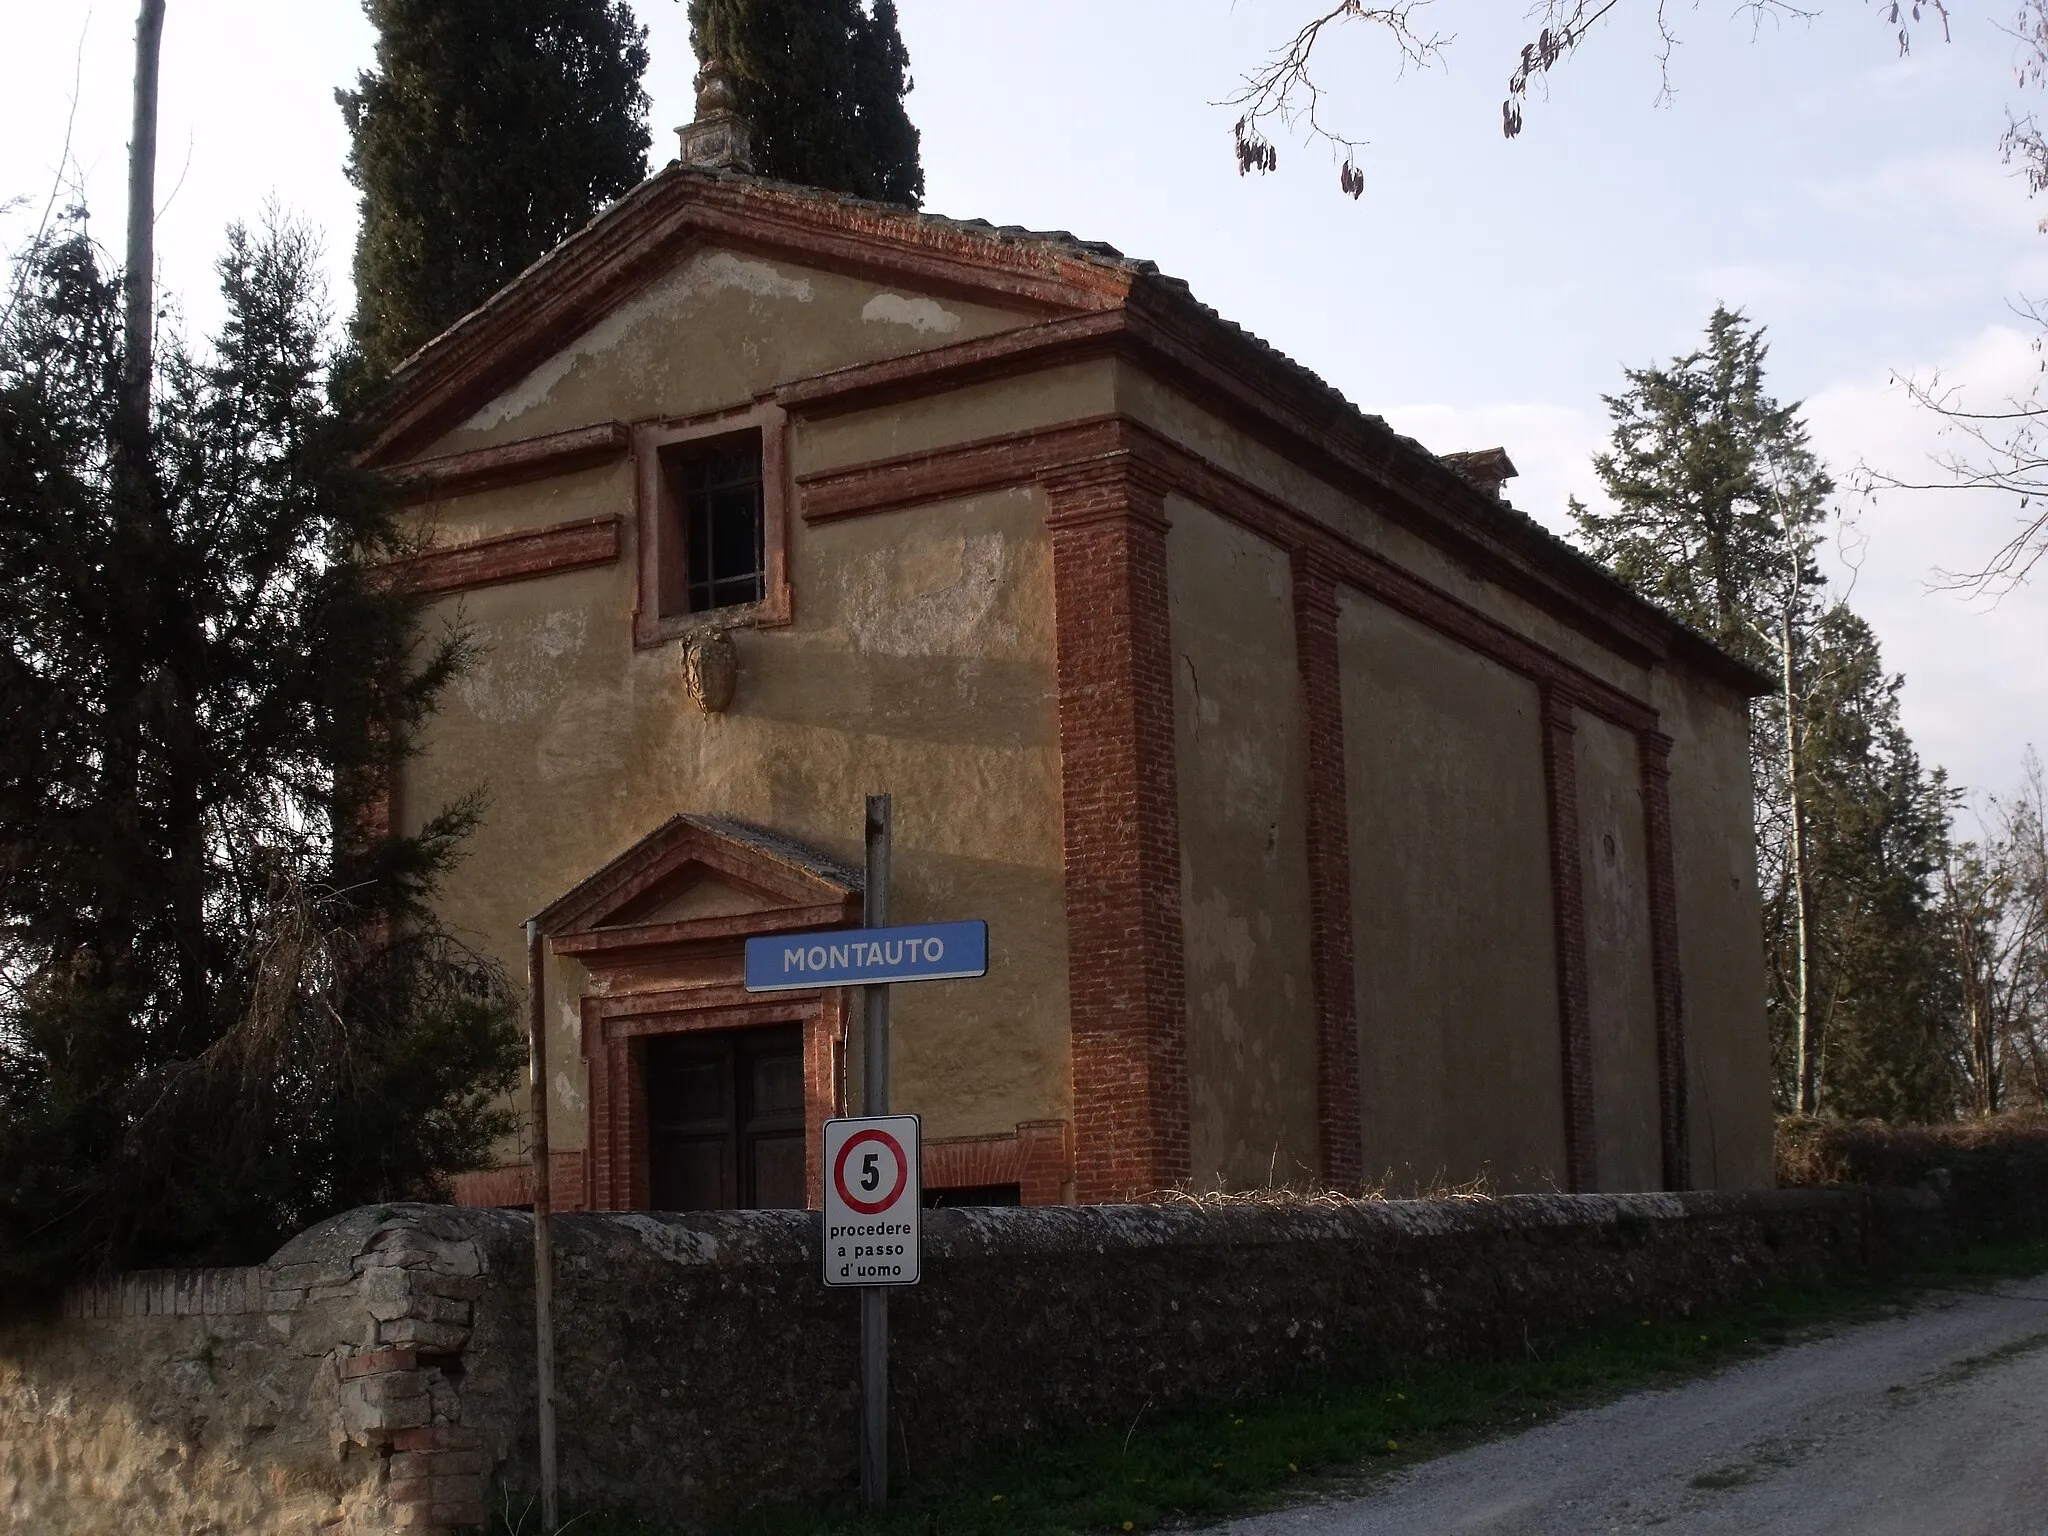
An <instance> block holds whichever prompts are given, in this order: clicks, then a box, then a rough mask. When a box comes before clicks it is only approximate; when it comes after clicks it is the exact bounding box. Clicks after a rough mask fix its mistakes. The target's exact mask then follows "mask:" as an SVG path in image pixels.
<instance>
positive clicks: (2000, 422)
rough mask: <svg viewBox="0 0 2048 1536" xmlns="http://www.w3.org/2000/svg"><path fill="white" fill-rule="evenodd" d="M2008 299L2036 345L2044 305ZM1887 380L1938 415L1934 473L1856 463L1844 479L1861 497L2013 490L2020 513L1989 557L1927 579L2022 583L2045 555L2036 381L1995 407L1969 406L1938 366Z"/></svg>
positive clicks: (2047, 523)
mask: <svg viewBox="0 0 2048 1536" xmlns="http://www.w3.org/2000/svg"><path fill="white" fill-rule="evenodd" d="M2015 307H2016V309H2017V310H2018V312H2019V313H2020V314H2021V315H2022V316H2024V317H2025V318H2026V319H2027V320H2029V321H2030V322H2032V324H2033V325H2034V327H2035V330H2036V335H2035V340H2034V350H2035V351H2036V352H2042V351H2043V344H2044V341H2048V312H2044V311H2043V309H2042V307H2041V305H2040V304H2038V303H2033V302H2028V303H2025V304H2022V305H2018V306H2015ZM2044 367H2048V363H2044ZM1892 383H1893V385H1894V387H1896V388H1898V389H1901V390H1903V391H1904V392H1905V395H1906V398H1907V399H1908V400H1910V401H1912V402H1913V404H1914V405H1916V406H1918V407H1919V408H1920V409H1922V410H1924V411H1929V412H1932V413H1933V414H1934V415H1935V416H1936V417H1938V418H1940V421H1941V428H1940V431H1941V434H1942V436H1943V437H1944V438H1946V439H1947V446H1945V447H1944V448H1943V449H1942V450H1941V451H1940V452H1938V453H1934V454H1931V455H1929V462H1930V463H1931V464H1932V465H1933V467H1934V469H1935V470H1936V474H1935V475H1933V476H1931V477H1928V478H1923V479H1915V478H1911V477H1908V476H1905V475H1901V474H1898V473H1896V472H1894V471H1891V470H1886V469H1879V468H1876V467H1874V466H1872V465H1871V464H1869V463H1860V464H1858V465H1857V466H1856V470H1855V473H1854V474H1853V475H1852V476H1851V478H1850V483H1851V485H1852V486H1853V487H1854V488H1855V489H1856V490H1858V491H1860V492H1861V493H1862V494H1863V495H1864V496H1866V497H1875V496H1876V495H1878V494H1879V493H1880V492H1884V491H1990V492H1993V493H1999V494H2004V495H2007V496H2017V497H2018V498H2019V511H2020V516H2019V518H2018V519H2017V520H2016V523H2015V525H2014V528H2013V531H2012V533H2011V535H2010V536H2009V537H2008V538H2007V539H2006V540H2005V542H2004V543H2003V544H2001V545H2000V546H1999V547H1998V548H1997V549H1996V550H1995V551H1993V552H1992V554H1991V556H1990V558H1988V559H1987V560H1985V561H1984V562H1983V563H1982V564H1981V565H1979V566H1977V567H1975V568H1974V569H1964V570H1948V569H1941V570H1938V571H1937V572H1936V573H1935V583H1934V584H1935V586H1936V587H1937V588H1938V589H1940V590H1945V591H1960V592H1967V593H1970V594H1971V595H1973V596H1989V597H1992V598H1994V599H1996V598H1999V597H2003V596H2004V595H2005V594H2006V593H2008V592H2010V591H2011V590H2012V589H2013V588H2015V587H2018V586H2021V585H2024V584H2025V582H2026V581H2027V578H2028V577H2029V576H2030V575H2031V574H2032V572H2033V570H2034V567H2035V566H2036V565H2037V564H2038V563H2039V562H2040V561H2041V559H2042V557H2043V556H2044V555H2048V400H2043V398H2042V395H2041V385H2040V384H2039V383H2037V384H2036V385H2035V387H2034V388H2033V389H2032V390H2030V391H2028V392H2027V393H2026V394H2024V395H2012V396H2008V397H2007V398H2006V399H2005V401H2004V402H2003V403H2002V404H2001V405H1999V406H1997V407H1996V408H1994V409H1991V410H1971V409H1968V408H1967V407H1965V405H1964V404H1963V398H1962V386H1961V385H1959V384H1955V383H1953V382H1950V381H1949V380H1947V379H1944V378H1943V376H1942V374H1941V372H1940V370H1938V369H1937V370H1936V371H1935V372H1933V373H1931V374H1929V375H1928V376H1927V377H1926V378H1924V379H1923V378H1919V377H1917V376H1915V375H1911V374H1897V373H1895V374H1893V375H1892Z"/></svg>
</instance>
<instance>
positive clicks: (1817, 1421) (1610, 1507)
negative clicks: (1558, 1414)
mask: <svg viewBox="0 0 2048 1536" xmlns="http://www.w3.org/2000/svg"><path fill="white" fill-rule="evenodd" d="M1650 1526H1655V1527H1657V1528H1658V1529H1659V1530H1660V1531H1661V1532H1665V1533H1673V1536H1677V1533H1683V1536H1709V1533H1712V1536H1719V1533H1723V1532H1726V1533H1741V1536H1762V1533H1771V1536H1799V1533H1819V1532H1843V1533H1848V1532H1854V1533H1856V1536H2021V1533H2024V1536H2048V1275H2043V1276H2038V1277H2036V1278H2035V1279H2033V1280H2028V1281H2021V1282H2016V1283H2013V1284H2009V1285H2005V1286H2002V1287H1999V1288H1997V1289H1996V1290H1992V1291H1988V1292H1975V1293H1972V1292H1953V1291H1950V1292H1941V1293H1937V1294H1936V1295H1934V1296H1932V1297H1930V1298H1928V1299H1927V1300H1926V1301H1924V1302H1922V1303H1921V1304H1920V1305H1919V1306H1918V1307H1917V1308H1916V1309H1915V1310H1914V1311H1913V1312H1911V1313H1910V1314H1909V1315H1907V1316H1905V1317H1902V1318H1897V1319H1890V1320H1887V1321H1884V1322H1877V1323H1867V1324H1862V1325H1859V1326H1856V1327H1854V1328H1850V1329H1846V1330H1844V1331H1843V1332H1841V1333H1838V1334H1835V1335H1833V1336H1832V1337H1829V1338H1825V1339H1820V1340H1816V1341H1814V1342H1811V1343H1807V1344H1801V1345H1798V1346H1795V1347H1793V1348H1789V1349H1786V1350H1783V1351H1780V1352H1778V1353H1775V1354H1772V1355H1770V1356H1767V1357H1765V1358H1763V1359H1760V1360H1756V1361H1752V1362H1750V1363H1749V1364H1746V1365H1742V1366H1738V1367H1736V1368H1734V1369H1732V1370H1728V1371H1724V1372H1722V1373H1721V1374H1719V1375H1716V1376H1713V1377H1710V1378H1708V1379H1706V1380H1703V1381H1699V1382H1695V1383H1692V1384H1691V1385H1688V1386H1683V1387H1678V1388H1674V1389H1672V1390H1669V1391H1663V1392H1645V1393H1641V1394H1639V1395H1637V1396H1634V1397H1630V1398H1625V1399H1623V1400H1622V1401H1620V1402H1617V1403H1611V1404H1609V1405H1608V1406H1606V1407H1604V1408H1595V1409H1589V1410H1587V1411H1585V1412H1582V1413H1574V1414H1571V1415H1569V1416H1567V1417H1565V1418H1562V1419H1559V1420H1556V1421H1555V1422H1554V1423H1551V1424H1548V1425H1545V1426H1543V1427H1541V1428H1539V1429H1533V1430H1530V1431H1528V1432H1527V1433H1525V1434H1520V1435H1515V1436H1513V1437H1511V1438H1509V1439H1505V1440H1497V1441H1493V1442H1491V1443H1489V1444H1486V1445H1482V1446H1478V1447H1475V1448H1474V1449H1472V1450H1469V1451H1461V1452H1459V1453H1458V1454H1456V1455H1453V1456H1446V1457H1443V1458H1441V1459H1439V1460H1437V1461H1432V1462H1426V1463H1424V1464H1422V1465H1421V1466H1418V1467H1417V1468H1416V1469H1415V1470H1414V1471H1412V1472H1408V1473H1404V1474H1401V1475H1399V1476H1398V1477H1397V1478H1396V1479H1395V1480H1393V1481H1391V1482H1389V1483H1387V1484H1384V1485H1382V1487H1381V1488H1380V1489H1379V1490H1378V1491H1377V1492H1374V1493H1372V1494H1368V1495H1366V1496H1364V1497H1362V1498H1354V1499H1346V1500H1343V1501H1341V1502H1328V1503H1323V1504H1318V1505H1310V1506H1306V1507H1303V1508H1298V1509H1291V1510H1286V1511H1283V1512H1281V1513H1278V1514H1271V1515H1262V1516H1259V1517H1257V1518H1255V1519H1251V1520H1243V1521H1239V1522H1237V1523H1235V1524H1233V1525H1229V1526H1225V1527H1224V1528H1223V1529H1224V1531H1226V1532H1228V1533H1229V1536H1369V1533H1378V1532H1388V1533H1396V1532H1398V1533H1400V1536H1424V1533H1428V1536H1434V1533H1437V1532H1485V1533H1488V1536H1509V1533H1513V1536H1537V1533H1543V1536H1549V1533H1553V1532H1554V1533H1559V1536H1564V1533H1571V1536H1578V1533H1581V1532H1600V1531H1634V1530H1639V1529H1643V1528H1647V1527H1650Z"/></svg>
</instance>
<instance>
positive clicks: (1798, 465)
mask: <svg viewBox="0 0 2048 1536" xmlns="http://www.w3.org/2000/svg"><path fill="white" fill-rule="evenodd" d="M1769 355H1770V348H1769V347H1768V346H1767V345H1766V344H1765V341H1764V333H1763V330H1762V328H1761V327H1758V326H1754V325H1752V324H1751V323H1750V322H1749V321H1748V319H1747V318H1746V317H1744V316H1743V314H1742V313H1741V312H1740V311H1739V310H1730V309H1728V308H1727V307H1726V306H1724V305H1716V306H1715V308H1714V313H1713V315H1712V316H1711V317H1710V318H1709V319H1708V321H1707V337H1706V345H1705V346H1703V347H1701V348H1699V349H1698V350H1696V351H1694V352H1692V353H1689V354H1688V355H1686V356H1684V357H1681V358H1676V359H1674V360H1673V361H1672V363H1671V365H1670V366H1669V367H1666V368H1630V369H1626V370H1624V377H1625V378H1626V379H1627V380H1628V387H1627V388H1626V389H1625V390H1624V391H1623V392H1622V393H1621V394H1619V395H1607V396H1603V397H1602V398H1603V399H1604V401H1605V403H1606V406H1607V411H1608V415H1609V416H1610V417H1611V418H1612V420H1613V423H1614V430H1613V447H1612V449H1611V450H1610V451H1609V452H1607V453H1603V454H1600V455H1598V456H1597V457H1595V459H1594V460H1593V468H1594V471H1595V472H1596V473H1597V474H1598V475H1599V476H1600V481H1601V484H1602V485H1604V486H1605V487H1606V489H1607V494H1608V495H1609V496H1610V497H1611V498H1612V499H1613V501H1614V510H1613V511H1612V512H1596V511H1592V510H1589V509H1588V508H1587V507H1585V506H1584V505H1582V504H1581V503H1579V502H1578V501H1577V500H1574V501H1573V502H1572V505H1571V511H1572V517H1573V520H1574V521H1575V522H1576V523H1577V525H1578V530H1579V537H1580V540H1581V542H1582V543H1584V545H1585V546H1586V548H1587V549H1588V550H1590V551H1591V552H1592V553H1593V554H1594V555H1595V556H1596V557H1598V558H1599V559H1601V560H1603V561H1605V562H1606V563H1607V564H1608V565H1609V566H1610V567H1612V569H1613V571H1614V573H1615V574H1616V575H1617V576H1619V577H1620V578H1621V579H1622V580H1623V581H1625V582H1627V583H1628V584H1629V585H1630V586H1632V587H1634V588H1635V589H1636V590H1637V591H1639V592H1641V593H1642V594H1643V596H1645V597H1647V598H1649V599H1650V600H1651V601H1652V602H1654V603H1656V604H1657V605H1658V606H1660V607H1662V608H1663V609H1665V610H1666V611H1667V612H1669V613H1671V614H1672V615H1674V616H1675V617H1677V618H1679V619H1682V620H1683V621H1684V622H1686V623H1687V624H1690V625H1691V626H1692V627H1693V628H1695V629H1697V630H1700V631H1701V632H1702V633H1704V634H1706V635H1709V636H1711V637H1712V638H1713V639H1714V640H1715V641H1717V642H1718V643H1719V644H1720V645H1721V646H1722V648H1723V649H1725V650H1729V651H1732V652H1734V653H1735V654H1736V655H1737V656H1741V657H1743V658H1744V659H1745V660H1748V661H1750V662H1753V663H1754V664H1756V665H1757V666H1759V667H1762V668H1765V669H1766V670H1775V669H1776V667H1777V665H1778V661H1779V649H1780V642H1779V639H1778V638H1777V637H1778V634H1779V631H1780V629H1781V628H1782V622H1781V621H1782V615H1783V612H1784V610H1785V608H1786V607H1787V605H1788V604H1790V605H1791V606H1793V607H1795V608H1804V607H1805V606H1806V605H1807V603H1808V601H1809V597H1810V594H1811V592H1812V591H1814V590H1815V589H1817V588H1818V587H1819V586H1820V584H1821V577H1820V571H1819V569H1818V567H1817V566H1816V565H1815V564H1814V560H1813V551H1814V549H1815V547H1816V545H1817V543H1818V539H1819V530H1820V528H1821V525H1822V523H1823V521H1824V520H1825V518H1826V515H1827V499H1828V497H1829V496H1831V495H1833V494H1834V489H1835V487H1834V482H1833V481H1832V480H1831V479H1829V478H1828V475H1827V472H1826V470H1825V469H1823V468H1822V467H1821V465H1820V463H1819V461H1818V460H1817V459H1816V458H1815V457H1814V454H1813V450H1812V448H1811V447H1810V446H1809V444H1808V442H1807V435H1806V428H1805V426H1804V425H1803V424H1802V423H1801V422H1800V420H1799V414H1798V412H1799V408H1798V406H1797V405H1796V404H1794V405H1780V404H1779V403H1778V402H1777V401H1776V400H1773V399H1772V398H1771V397H1770V395H1769V394H1767V393H1766V392H1765V389H1764V361H1765V359H1766V358H1767V357H1769Z"/></svg>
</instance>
